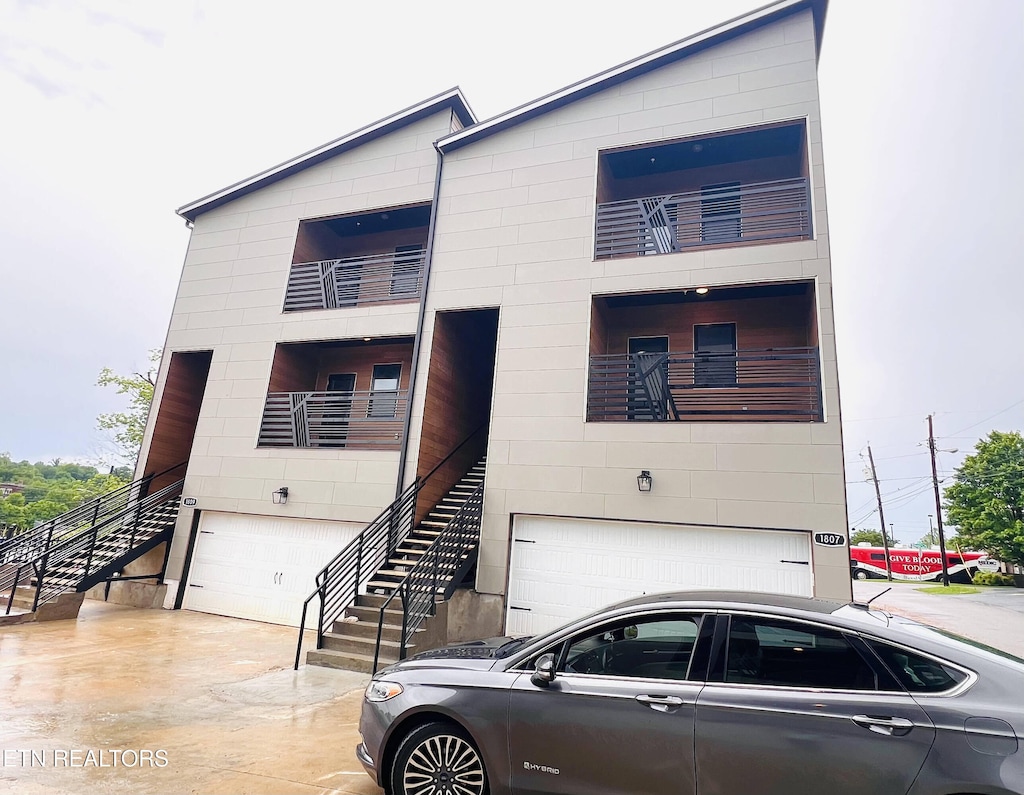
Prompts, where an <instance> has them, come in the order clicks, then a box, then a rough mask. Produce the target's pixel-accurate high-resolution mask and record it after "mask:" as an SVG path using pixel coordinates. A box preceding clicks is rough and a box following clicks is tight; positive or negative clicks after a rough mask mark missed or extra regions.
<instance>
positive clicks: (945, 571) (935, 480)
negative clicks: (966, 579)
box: [928, 414, 949, 588]
mask: <svg viewBox="0 0 1024 795" xmlns="http://www.w3.org/2000/svg"><path fill="white" fill-rule="evenodd" d="M928 451H929V452H930V453H931V455H932V486H933V487H934V488H935V521H936V524H937V526H938V530H939V556H940V557H941V558H942V584H943V585H944V586H946V587H947V588H948V587H949V561H948V560H946V536H945V534H944V533H943V532H942V500H941V498H940V497H939V473H938V471H937V470H936V468H935V433H934V431H933V429H932V415H931V414H929V415H928Z"/></svg>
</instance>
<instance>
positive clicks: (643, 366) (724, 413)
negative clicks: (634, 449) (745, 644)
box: [587, 347, 823, 422]
mask: <svg viewBox="0 0 1024 795" xmlns="http://www.w3.org/2000/svg"><path fill="white" fill-rule="evenodd" d="M822 419H823V415H822V396H821V367H820V364H819V358H818V349H817V348H811V347H801V348H766V349H762V350H742V351H736V352H734V353H712V352H702V351H697V352H694V351H684V352H674V353H640V354H612V355H597V356H591V357H590V376H589V386H588V393H587V420H588V421H589V422H614V421H619V422H624V421H625V422H628V421H686V422H772V421H774V422H779V421H782V422H821V421H822Z"/></svg>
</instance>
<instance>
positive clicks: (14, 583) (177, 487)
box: [0, 470, 185, 612]
mask: <svg viewBox="0 0 1024 795" xmlns="http://www.w3.org/2000/svg"><path fill="white" fill-rule="evenodd" d="M168 471H170V470H168ZM161 474H164V473H161ZM152 477H156V475H154V476H152ZM184 482H185V481H184V478H182V479H179V480H177V481H175V482H174V483H171V484H169V485H167V486H165V487H164V488H162V489H160V490H159V491H156V492H154V493H153V494H150V495H148V496H146V497H143V498H142V499H139V500H135V501H134V502H131V503H129V504H127V505H126V506H125V507H123V508H122V509H121V510H120V511H118V512H117V513H116V514H113V515H111V516H108V517H106V518H105V519H104V520H103V521H101V522H97V523H96V524H93V525H91V526H89V527H84V528H81V529H79V530H78V531H76V532H74V533H72V534H71V535H68V536H65V537H63V538H61V539H60V540H58V541H57V542H56V543H51V544H49V545H48V546H47V547H46V548H45V549H44V550H43V551H42V552H40V553H39V554H37V555H35V556H34V557H32V558H31V559H29V560H25V561H22V562H21V565H19V566H18V568H17V570H16V571H15V573H14V576H13V578H12V577H11V576H10V575H8V576H6V577H3V578H0V593H3V592H5V591H6V590H7V588H8V587H10V588H11V596H10V598H9V599H8V604H7V611H8V612H10V609H11V605H12V604H13V599H14V592H15V591H16V590H17V587H18V584H19V582H20V580H21V575H22V572H23V571H25V570H26V568H27V567H30V568H31V569H32V571H33V572H34V576H35V578H36V593H35V597H34V600H33V606H32V610H33V611H35V610H36V609H37V608H38V607H39V605H40V604H45V603H46V602H47V601H49V599H50V598H52V596H53V595H55V594H56V593H60V592H61V590H62V589H57V590H56V591H55V593H53V594H51V593H49V592H48V591H46V589H45V587H44V586H45V584H46V576H47V574H49V573H51V572H52V571H53V570H54V569H55V568H56V567H57V566H58V565H60V564H63V563H65V562H67V561H68V560H71V559H73V558H74V557H75V554H76V552H79V551H81V549H82V548H83V547H84V548H85V549H86V550H87V553H86V554H87V555H88V556H90V557H91V555H92V552H93V551H94V550H95V545H96V542H97V541H98V540H100V538H101V537H102V538H103V539H104V540H106V539H108V538H112V537H116V536H117V535H118V531H119V530H120V529H123V528H127V527H128V526H129V525H130V526H131V530H130V532H131V533H132V534H134V533H135V531H136V529H137V528H138V525H139V523H140V522H141V521H143V520H144V519H146V517H147V515H148V512H149V510H150V509H151V508H156V507H159V506H161V505H163V504H165V503H168V502H170V501H171V500H175V499H177V498H178V496H180V494H181V490H182V488H183V486H184ZM128 517H134V521H131V522H127V523H126V522H124V520H125V519H126V518H128ZM127 532H128V531H127V530H126V533H127ZM101 534H102V536H101ZM132 546H134V538H133V539H132V543H131V544H130V546H129V549H130V548H132ZM88 574H89V571H88V563H87V566H86V571H85V574H84V575H83V577H82V578H81V579H84V578H85V577H87V576H88Z"/></svg>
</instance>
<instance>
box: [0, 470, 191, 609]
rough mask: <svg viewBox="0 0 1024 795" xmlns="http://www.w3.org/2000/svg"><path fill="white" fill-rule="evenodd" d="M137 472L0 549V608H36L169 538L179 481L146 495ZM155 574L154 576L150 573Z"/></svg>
mask: <svg viewBox="0 0 1024 795" xmlns="http://www.w3.org/2000/svg"><path fill="white" fill-rule="evenodd" d="M183 466H184V465H183V464H179V465H178V466H176V467H173V468H172V469H169V470H166V471H164V472H161V473H157V474H155V475H149V476H147V477H145V478H140V479H139V480H137V481H134V482H133V483H130V484H128V485H127V486H123V487H122V488H120V489H116V490H115V491H112V492H109V493H108V494H104V495H101V496H100V497H97V498H96V499H94V500H90V501H89V502H88V503H85V504H84V505H81V506H79V507H78V508H75V509H73V510H72V511H69V512H68V513H66V514H63V515H62V516H58V517H56V518H54V519H51V520H50V521H49V522H46V523H45V524H43V525H40V526H39V527H36V528H33V529H32V530H30V531H28V532H26V533H22V534H21V535H19V536H15V537H13V538H10V539H7V540H6V541H5V542H4V544H3V546H2V547H0V607H2V608H3V609H4V614H5V615H10V614H11V611H12V609H14V608H15V607H18V608H19V609H20V610H22V611H28V612H33V613H34V612H36V611H38V610H39V608H40V607H42V606H43V605H46V604H48V603H50V602H53V601H54V600H56V599H57V598H58V597H60V596H61V595H62V594H66V593H83V592H85V591H87V590H88V589H89V588H92V587H93V586H94V585H98V584H99V583H102V582H105V581H108V580H111V579H115V577H114V575H115V574H116V573H117V572H120V571H121V570H123V568H124V567H125V566H126V565H127V564H128V563H130V562H132V561H133V560H136V559H137V558H139V557H141V556H142V555H144V554H145V553H146V552H148V551H149V550H151V549H153V548H154V547H156V546H158V545H159V544H161V543H163V542H165V541H169V540H170V537H171V534H172V533H173V530H174V522H175V520H176V519H177V515H178V506H179V498H180V496H181V489H182V485H183V483H184V480H183V479H178V480H176V481H174V482H173V483H171V484H169V485H167V486H164V487H163V488H161V489H159V490H158V491H156V492H154V493H152V494H149V493H148V491H149V487H150V486H151V485H152V483H153V481H154V479H155V478H157V477H160V476H163V475H167V474H169V473H170V472H173V471H174V470H176V469H179V468H181V467H183ZM150 576H156V575H150Z"/></svg>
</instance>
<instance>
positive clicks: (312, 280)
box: [284, 248, 426, 312]
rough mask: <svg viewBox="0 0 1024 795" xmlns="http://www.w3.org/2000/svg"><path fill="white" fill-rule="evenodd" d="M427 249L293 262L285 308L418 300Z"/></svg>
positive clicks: (292, 309)
mask: <svg viewBox="0 0 1024 795" xmlns="http://www.w3.org/2000/svg"><path fill="white" fill-rule="evenodd" d="M425 262H426V249H422V248H421V249H416V250H415V251H398V252H388V253H382V254H369V255H367V256H362V257H343V258H340V259H327V260H320V261H318V262H298V263H295V264H293V265H292V269H291V273H290V274H289V276H288V289H287V291H286V292H285V298H284V311H285V312H301V311H305V310H309V309H337V308H340V307H346V306H360V305H362V304H373V303H382V302H391V301H416V300H419V296H420V288H421V287H422V285H423V265H424V263H425Z"/></svg>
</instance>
